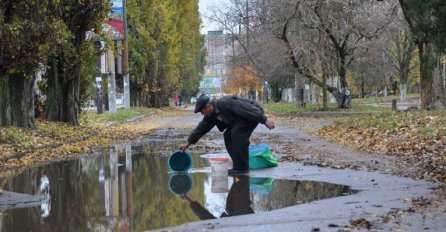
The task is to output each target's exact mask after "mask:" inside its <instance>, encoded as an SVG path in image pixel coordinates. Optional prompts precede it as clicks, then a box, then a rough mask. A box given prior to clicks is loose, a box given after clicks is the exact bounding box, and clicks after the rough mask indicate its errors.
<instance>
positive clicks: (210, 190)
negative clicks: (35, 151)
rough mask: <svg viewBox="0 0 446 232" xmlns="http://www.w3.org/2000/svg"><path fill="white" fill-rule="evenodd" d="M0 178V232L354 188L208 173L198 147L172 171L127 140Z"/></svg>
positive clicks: (96, 224) (144, 226) (129, 219)
mask: <svg viewBox="0 0 446 232" xmlns="http://www.w3.org/2000/svg"><path fill="white" fill-rule="evenodd" d="M3 183H4V184H3V186H2V188H3V189H4V190H6V191H7V192H3V193H2V194H1V196H0V210H1V211H2V213H1V214H0V231H2V232H6V231H11V232H12V231H14V232H16V231H144V230H150V229H156V228H162V227H170V226H176V225H180V224H183V223H186V222H192V221H197V220H202V219H209V218H219V217H227V216H236V215H242V214H250V213H261V212H265V211H270V210H275V209H280V208H284V207H288V206H292V205H297V204H302V203H307V202H311V201H315V200H320V199H326V198H332V197H337V196H342V195H349V194H353V193H355V192H356V191H355V190H352V189H350V187H348V186H344V185H336V184H330V183H324V182H312V181H297V180H282V179H271V178H259V177H250V176H237V177H231V176H230V177H228V178H216V177H213V176H212V175H210V170H209V163H208V161H207V160H206V159H203V158H200V156H199V154H195V155H193V169H192V171H191V172H190V173H188V174H175V173H172V172H170V171H169V170H168V167H167V157H166V156H165V155H164V156H162V155H160V154H157V153H156V152H154V151H153V148H151V147H141V146H138V147H137V146H133V147H131V146H130V145H126V146H120V147H117V148H112V149H106V150H104V151H103V152H101V153H100V154H99V155H96V156H92V157H84V158H80V159H77V160H71V161H65V162H60V163H53V164H50V165H46V166H41V167H37V168H33V169H29V170H26V171H24V172H23V173H21V174H20V175H17V176H15V177H13V178H11V179H9V180H5V181H4V182H3ZM9 191H10V192H9ZM16 193H24V194H29V195H33V196H34V198H31V197H29V196H28V197H26V196H25V197H23V196H22V195H20V196H18V195H17V194H16ZM8 197H10V198H8ZM21 197H23V198H21ZM8 199H9V200H8ZM11 199H13V200H11Z"/></svg>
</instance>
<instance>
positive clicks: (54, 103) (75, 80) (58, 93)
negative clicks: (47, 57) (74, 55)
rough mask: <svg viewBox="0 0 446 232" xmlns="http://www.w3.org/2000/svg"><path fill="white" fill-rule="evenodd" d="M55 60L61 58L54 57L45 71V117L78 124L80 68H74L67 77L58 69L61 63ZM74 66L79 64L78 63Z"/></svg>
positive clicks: (49, 119)
mask: <svg viewBox="0 0 446 232" xmlns="http://www.w3.org/2000/svg"><path fill="white" fill-rule="evenodd" d="M57 60H59V61H60V60H62V59H57V58H54V59H53V60H52V62H51V67H50V68H49V70H48V73H47V75H48V93H47V100H46V103H45V106H46V107H45V119H46V120H48V121H58V122H67V123H70V124H72V125H78V124H79V120H78V116H79V106H80V102H79V91H80V73H79V72H80V69H79V68H74V69H73V72H72V74H71V75H70V76H69V77H68V75H67V73H64V72H62V71H61V70H60V69H61V67H62V66H63V64H62V63H61V62H57ZM76 63H78V62H76ZM74 66H79V64H78V65H74Z"/></svg>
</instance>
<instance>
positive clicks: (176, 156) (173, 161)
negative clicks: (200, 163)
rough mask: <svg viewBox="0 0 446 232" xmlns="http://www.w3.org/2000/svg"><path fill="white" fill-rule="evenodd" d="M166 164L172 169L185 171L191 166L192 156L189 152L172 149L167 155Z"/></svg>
mask: <svg viewBox="0 0 446 232" xmlns="http://www.w3.org/2000/svg"><path fill="white" fill-rule="evenodd" d="M167 164H168V165H169V168H170V169H171V170H172V171H176V172H185V171H188V170H189V169H190V168H191V166H192V158H191V155H190V154H189V152H187V151H186V152H181V151H174V152H173V153H172V154H170V155H169V158H168V160H167Z"/></svg>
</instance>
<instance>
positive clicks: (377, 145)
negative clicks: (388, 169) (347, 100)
mask: <svg viewBox="0 0 446 232" xmlns="http://www.w3.org/2000/svg"><path fill="white" fill-rule="evenodd" d="M445 122H446V115H445V114H444V113H432V112H407V113H406V112H404V113H386V114H381V115H373V116H367V117H358V118H348V119H340V120H339V121H337V123H336V124H334V125H331V126H328V127H325V128H323V129H321V130H319V131H318V132H317V135H319V136H321V137H325V138H327V139H330V140H333V141H335V142H338V143H343V144H346V145H349V146H352V147H354V148H357V149H360V150H365V151H369V152H377V153H381V154H382V155H389V156H395V157H399V159H401V160H404V161H405V162H407V163H409V164H411V165H414V166H417V167H422V169H420V171H421V172H422V173H418V174H419V175H417V176H419V177H421V178H423V179H427V180H433V181H440V182H445V181H446V169H445V166H446V124H445Z"/></svg>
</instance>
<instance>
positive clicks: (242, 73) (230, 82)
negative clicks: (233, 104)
mask: <svg viewBox="0 0 446 232" xmlns="http://www.w3.org/2000/svg"><path fill="white" fill-rule="evenodd" d="M261 86H262V81H261V80H260V78H259V75H258V74H257V70H255V69H254V68H253V67H249V66H248V67H237V68H235V69H234V70H233V71H232V73H231V74H230V75H229V76H228V79H227V83H226V86H225V89H224V91H225V93H232V94H238V93H240V94H242V95H243V96H247V95H248V93H249V92H250V91H255V90H260V89H261Z"/></svg>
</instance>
